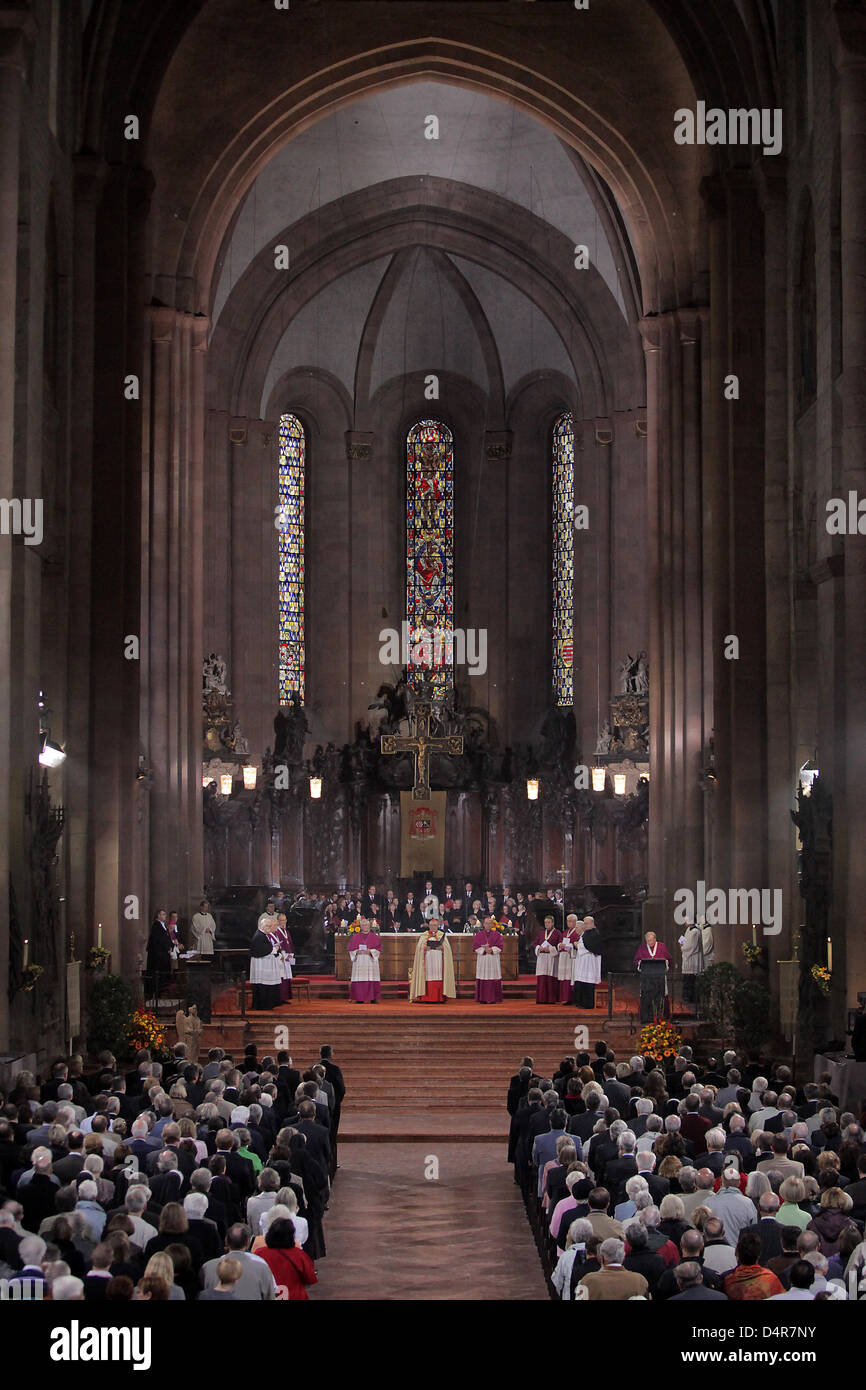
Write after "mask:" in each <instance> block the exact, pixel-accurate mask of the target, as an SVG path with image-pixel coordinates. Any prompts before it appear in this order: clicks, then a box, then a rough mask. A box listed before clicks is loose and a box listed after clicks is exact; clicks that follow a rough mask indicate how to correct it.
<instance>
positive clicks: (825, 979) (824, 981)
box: [812, 965, 831, 994]
mask: <svg viewBox="0 0 866 1390" xmlns="http://www.w3.org/2000/svg"><path fill="white" fill-rule="evenodd" d="M812 979H813V980H814V981H815V984H816V985H817V986H818V988H819V989H820V991H821V993H822V994H829V993H830V980H831V975H830V971H829V970H828V969H827V967H826V965H813V966H812Z"/></svg>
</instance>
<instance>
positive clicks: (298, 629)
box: [277, 415, 306, 705]
mask: <svg viewBox="0 0 866 1390" xmlns="http://www.w3.org/2000/svg"><path fill="white" fill-rule="evenodd" d="M305 455H306V446H305V440H304V427H303V425H302V424H301V422H300V420H299V419H298V418H297V416H296V415H281V416H280V473H279V484H278V488H279V513H278V516H277V522H278V526H277V534H278V537H279V542H278V550H279V580H278V585H279V588H278V605H279V648H280V691H279V699H280V704H281V705H287V704H288V703H289V701H290V698H291V696H292V694H293V693H294V692H297V694H298V696H299V697H300V701H301V704H303V702H304V469H305V463H306V458H305Z"/></svg>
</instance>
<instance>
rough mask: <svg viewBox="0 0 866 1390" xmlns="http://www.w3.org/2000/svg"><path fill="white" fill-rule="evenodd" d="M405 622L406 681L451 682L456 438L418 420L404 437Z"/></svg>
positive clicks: (439, 685)
mask: <svg viewBox="0 0 866 1390" xmlns="http://www.w3.org/2000/svg"><path fill="white" fill-rule="evenodd" d="M406 620H407V625H408V657H409V683H410V685H411V686H413V688H415V687H417V684H418V680H419V677H420V676H422V675H423V676H424V677H426V679H427V680H428V681H429V682H430V683H431V685H432V688H433V695H434V697H435V696H441V695H444V694H445V692H446V691H447V690H450V688H451V687H452V686H453V684H454V642H453V638H454V440H453V437H452V435H451V431H450V430H449V429H448V427H447V425H443V424H441V423H440V422H439V421H438V420H421V421H419V423H418V424H417V425H413V426H412V428H411V430H410V431H409V434H408V436H407V439H406Z"/></svg>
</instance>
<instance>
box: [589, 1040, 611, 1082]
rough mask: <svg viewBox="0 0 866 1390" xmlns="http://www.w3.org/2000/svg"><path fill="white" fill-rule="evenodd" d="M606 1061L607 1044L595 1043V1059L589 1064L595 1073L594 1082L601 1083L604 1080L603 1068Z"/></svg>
mask: <svg viewBox="0 0 866 1390" xmlns="http://www.w3.org/2000/svg"><path fill="white" fill-rule="evenodd" d="M607 1060H608V1058H607V1043H606V1042H597V1043H596V1044H595V1057H594V1058H593V1060H592V1062H591V1064H590V1065H591V1066H592V1069H593V1071H594V1072H595V1079H596V1081H602V1080H603V1079H604V1068H605V1064H606V1063H607Z"/></svg>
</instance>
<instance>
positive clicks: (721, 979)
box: [698, 961, 743, 1041]
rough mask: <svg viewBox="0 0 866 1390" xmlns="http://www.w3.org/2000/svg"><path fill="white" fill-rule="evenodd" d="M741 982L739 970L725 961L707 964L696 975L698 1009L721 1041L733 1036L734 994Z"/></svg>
mask: <svg viewBox="0 0 866 1390" xmlns="http://www.w3.org/2000/svg"><path fill="white" fill-rule="evenodd" d="M742 983H743V977H742V975H741V974H740V972H739V970H737V968H736V966H734V965H729V964H728V962H727V961H720V962H719V964H718V965H711V966H709V967H708V968H707V969H706V970H705V971H704V972H703V974H702V975H699V976H698V1010H699V1012H700V1014H701V1017H702V1018H705V1019H707V1021H708V1022H709V1023H712V1024H713V1025H714V1027H715V1029H716V1031H717V1033H718V1035H719V1037H720V1038H721V1039H722V1040H723V1041H725V1040H727V1039H729V1038H732V1037H733V1032H734V995H735V993H736V990H737V986H738V985H740V984H742Z"/></svg>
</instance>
